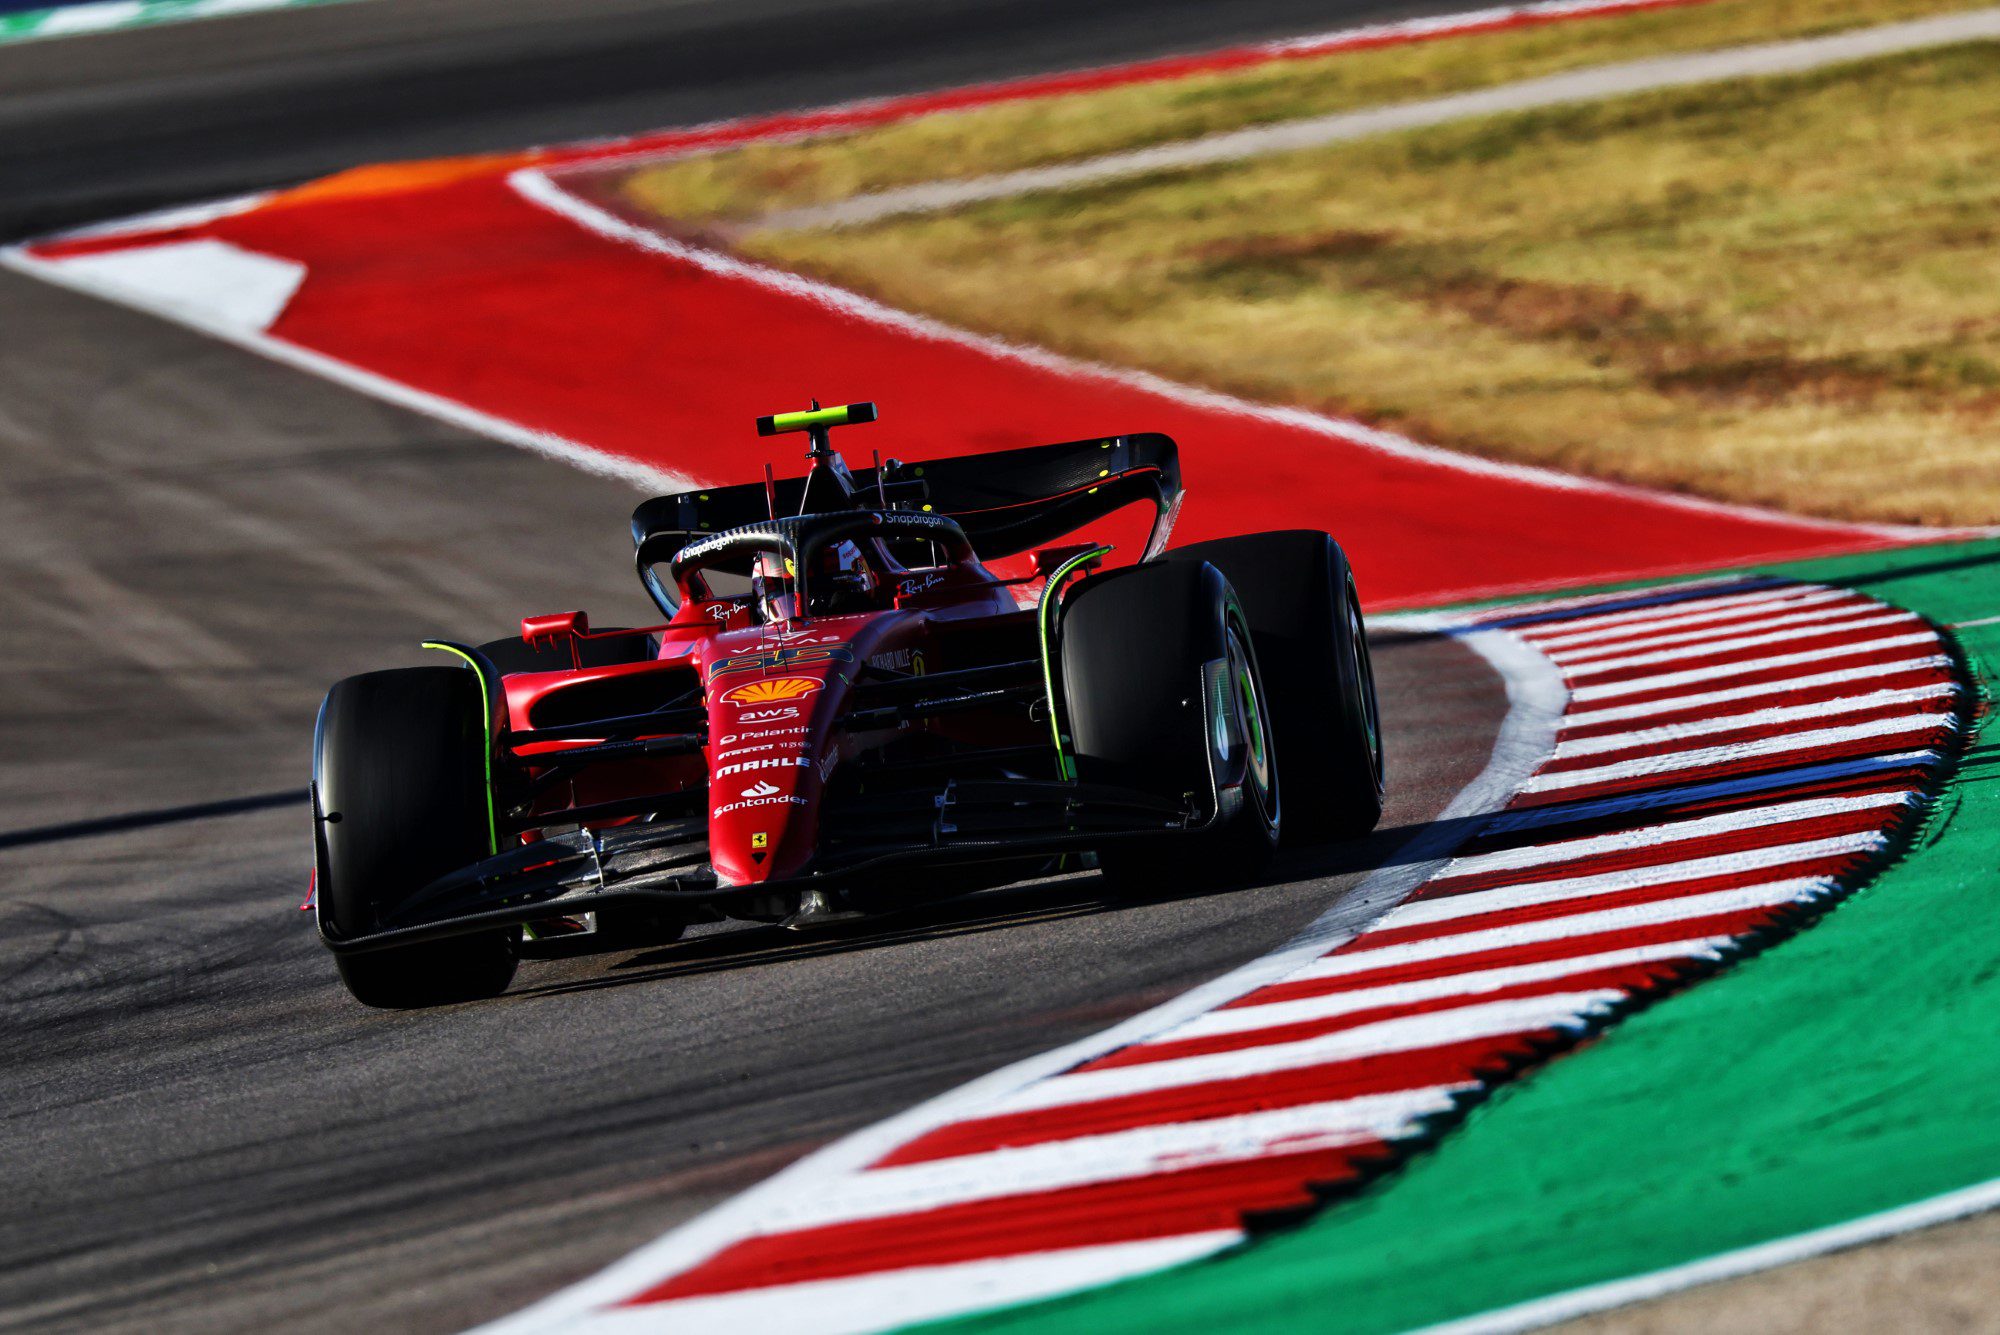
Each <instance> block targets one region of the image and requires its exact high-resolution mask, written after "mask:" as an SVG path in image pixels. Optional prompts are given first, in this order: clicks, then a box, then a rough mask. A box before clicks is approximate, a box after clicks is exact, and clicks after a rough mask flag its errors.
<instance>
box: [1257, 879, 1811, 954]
mask: <svg viewBox="0 0 2000 1335" xmlns="http://www.w3.org/2000/svg"><path fill="white" fill-rule="evenodd" d="M1833 886H1834V882H1833V881H1832V880H1830V879H1828V878H1826V877H1812V878H1805V879H1799V880H1789V881H1773V882H1771V883H1770V884H1768V885H1747V886H1744V887H1743V888H1742V889H1740V890H1713V891H1710V892H1709V893H1708V894H1705V895H1684V896H1681V897H1680V898H1678V899H1662V900H1659V901H1658V902H1656V903H1652V904H1632V905H1628V906H1626V907H1624V908H1617V909H1596V910H1593V911H1592V912H1589V913H1573V914H1570V915H1568V916H1566V917H1561V918H1543V919H1541V920H1540V921H1538V922H1524V923H1518V924H1515V925H1514V926H1510V927H1494V928H1489V929H1488V930H1486V931H1481V932H1459V933H1457V934H1455V935H1452V936H1432V937H1426V938H1424V939H1423V940H1421V941H1405V942H1403V943H1402V944H1401V945H1396V946H1378V947H1376V948H1375V949H1373V950H1354V949H1352V948H1350V949H1348V950H1344V951H1342V952H1341V953H1339V954H1337V955H1329V956H1327V957H1326V958H1325V959H1323V960H1320V961H1319V962H1318V963H1316V964H1312V965H1309V966H1307V967H1306V968H1304V969H1301V970H1299V973H1298V975H1297V976H1298V977H1300V978H1346V977H1350V976H1352V975H1354V974H1363V973H1374V972H1377V971H1378V970H1382V969H1395V968H1401V967H1402V966H1404V965H1406V964H1423V963H1428V962H1430V961H1433V960H1443V959H1452V958H1455V957H1457V956H1459V955H1477V954H1480V953H1482V952H1484V951H1488V950H1507V949H1510V948H1512V947H1514V946H1532V945H1540V944H1542V943H1544V942H1549V941H1566V940H1568V939H1570V938H1571V937H1578V936H1596V935H1599V934H1601V933H1605V932H1620V931H1627V930H1630V929H1633V928H1638V927H1653V926H1657V925H1659V924H1660V923H1668V922H1688V921H1690V920H1692V919H1695V918H1706V917H1709V916H1711V915H1714V914H1718V913H1736V912H1739V911H1741V910H1745V909H1760V908H1773V907H1776V906H1777V905H1779V904H1790V903H1799V902H1803V901H1806V900H1810V899H1817V898H1819V897H1820V896H1821V895H1824V894H1825V893H1826V892H1827V891H1828V890H1831V889H1832V888H1833ZM1367 939H1368V938H1366V937H1362V938H1361V940H1362V941H1364V942H1365V941H1366V940H1367Z"/></svg>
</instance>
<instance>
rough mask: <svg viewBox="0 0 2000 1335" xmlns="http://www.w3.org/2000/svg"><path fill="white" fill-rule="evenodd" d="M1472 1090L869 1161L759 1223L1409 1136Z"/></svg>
mask: <svg viewBox="0 0 2000 1335" xmlns="http://www.w3.org/2000/svg"><path fill="white" fill-rule="evenodd" d="M1471 1088H1473V1085H1472V1084H1471V1083H1469V1082H1468V1083H1466V1084H1460V1085H1435V1086H1431V1087H1428V1088H1422V1089H1410V1090H1401V1091H1398V1092H1397V1093H1394V1094H1377V1095H1372V1096H1369V1097H1367V1098H1355V1099H1341V1100H1337V1101H1334V1102H1328V1103H1308V1104H1303V1105H1301V1106H1299V1107H1295V1108H1276V1109H1269V1110H1266V1111H1262V1112H1248V1113H1239V1114H1237V1115H1236V1116H1233V1117H1215V1118H1210V1119H1208V1120H1206V1121H1199V1122H1167V1123H1162V1124H1160V1125H1158V1126H1140V1127H1133V1128H1131V1129H1130V1130H1126V1131H1115V1132H1111V1133H1109V1134H1106V1135H1098V1136H1080V1137H1076V1138H1074V1139H1071V1140H1057V1141H1051V1142H1048V1143H1047V1144H1042V1145H1024V1146H1019V1147H1015V1148H1011V1149H1000V1150H988V1151H986V1152H984V1153H980V1154H967V1155H961V1156H959V1157H957V1158H951V1159H935V1160H929V1161H926V1162H923V1163H912V1164H899V1165H897V1166H895V1167H892V1168H873V1169H870V1170H868V1171H867V1172H863V1173H852V1174H849V1175H848V1176H846V1177H844V1178H840V1179H838V1180H837V1181H834V1182H831V1183H828V1184H827V1185H826V1186H824V1187H822V1188H821V1189H820V1190H818V1191H814V1192H810V1193H807V1194H805V1195H802V1196H796V1197H793V1198H792V1199H791V1200H789V1201H786V1202H785V1203H783V1204H781V1205H779V1206H778V1207H777V1208H775V1209H773V1210H771V1211H770V1212H769V1213H768V1214H767V1215H765V1217H764V1220H763V1222H762V1225H761V1227H762V1231H763V1232H764V1233H766V1234H770V1233H789V1232H795V1231H797V1230H800V1229H807V1228H819V1227H823V1226H825V1225H828V1224H841V1223H852V1222H857V1221H860V1220H864V1219H886V1218H890V1217H893V1216H896V1215H906V1214H916V1213H919V1212H921V1211H924V1210H937V1209H942V1208H944V1207H946V1206H950V1205H964V1204H968V1203H970V1202H973V1201H988V1200H999V1199H1003V1198H1005V1197H1008V1196H1022V1195H1027V1194H1028V1193H1030V1192H1043V1191H1060V1190H1063V1189H1065V1188H1071V1187H1087V1186H1093V1185H1096V1184H1098V1183H1103V1182H1118V1181H1126V1180H1130V1179H1133V1178H1141V1177H1152V1176H1155V1175H1156V1174H1160V1173H1168V1172H1180V1171H1183V1170H1186V1169H1192V1168H1202V1167H1206V1166H1209V1165H1211V1164H1223V1163H1243V1162H1247V1161H1249V1160H1252V1159H1262V1158H1267V1157H1269V1156H1271V1155H1274V1154H1295V1153H1302V1152H1307V1151H1312V1150H1328V1149H1342V1148H1345V1147H1348V1146H1353V1145H1366V1144H1372V1143H1374V1142H1376V1141H1382V1140H1392V1139H1395V1138H1397V1137H1400V1136H1407V1135H1410V1134H1412V1133H1414V1132H1415V1131H1417V1130H1418V1129H1419V1127H1420V1125H1421V1121H1420V1119H1422V1118H1425V1117H1433V1116H1436V1115H1437V1114H1438V1113H1442V1112H1449V1111H1450V1110H1451V1107H1452V1103H1453V1095H1454V1094H1457V1093H1460V1092H1462V1091H1465V1090H1469V1089H1471Z"/></svg>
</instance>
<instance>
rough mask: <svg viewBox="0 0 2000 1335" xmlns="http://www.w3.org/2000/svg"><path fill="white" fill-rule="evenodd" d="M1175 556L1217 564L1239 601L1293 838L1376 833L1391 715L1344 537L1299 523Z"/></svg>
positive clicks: (1308, 840) (1289, 840) (1288, 836)
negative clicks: (1273, 734) (1386, 715)
mask: <svg viewBox="0 0 2000 1335" xmlns="http://www.w3.org/2000/svg"><path fill="white" fill-rule="evenodd" d="M1167 560H1168V561H1169V562H1170V563H1171V562H1187V563H1197V562H1207V563H1209V564H1211V565H1213V566H1215V567H1216V568H1217V569H1219V570H1220V571H1222V573H1223V574H1224V575H1225V576H1226V577H1227V578H1228V580H1229V583H1230V586H1231V587H1232V588H1234V589H1235V590H1236V595H1237V597H1238V598H1240V599H1241V600H1242V603H1243V610H1244V613H1245V615H1246V616H1247V617H1248V618H1249V622H1250V633H1251V637H1252V639H1253V640H1254V641H1255V643H1256V646H1257V658H1258V661H1259V662H1261V663H1262V664H1263V665H1264V682H1265V686H1266V688H1267V690H1268V691H1269V695H1270V710H1271V718H1272V722H1273V724H1274V726H1275V728H1276V730H1277V751H1278V754H1279V755H1281V756H1283V757H1284V758H1285V843H1286V845H1287V846H1288V847H1290V846H1297V845H1303V844H1312V843H1324V842H1327V841H1329V840H1334V839H1351V838H1356V837H1359V836H1361V835H1364V834H1367V833H1368V832H1369V831H1370V830H1372V829H1374V828H1375V825H1376V822H1378V821H1379V820H1381V818H1382V794H1383V781H1384V765H1383V755H1382V715H1381V710H1380V708H1379V706H1378V705H1377V703H1376V698H1375V669H1374V665H1373V663H1372V662H1371V661H1370V659H1369V655H1368V633H1367V631H1366V629H1365V628H1364V627H1363V625H1362V620H1361V598H1360V595H1359V594H1358V593H1357V592H1356V591H1355V586H1354V572H1353V570H1351V569H1350V568H1349V567H1348V564H1347V556H1346V554H1345V553H1343V552H1342V551H1341V550H1340V544H1339V543H1337V542H1335V541H1334V540H1333V539H1332V538H1331V537H1329V536H1328V535H1327V534H1325V533H1320V532H1317V531H1315V530H1312V529H1291V530H1285V531H1281V532H1275V533H1252V534H1247V535H1245V536H1243V537H1237V538H1220V539H1217V540H1216V541H1213V542H1198V543H1195V544H1193V545H1191V546H1188V547H1177V548H1175V549H1174V550H1173V551H1170V552H1168V553H1167Z"/></svg>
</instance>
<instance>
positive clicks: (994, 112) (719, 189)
mask: <svg viewBox="0 0 2000 1335" xmlns="http://www.w3.org/2000/svg"><path fill="white" fill-rule="evenodd" d="M1982 2H1983V0H1709V3H1705V4H1700V5H1695V6H1692V7H1689V8H1684V9H1669V10H1659V11H1654V12H1649V13H1638V14H1627V15H1619V16H1614V17H1606V18H1592V19H1582V20H1577V21H1573V22H1568V23H1559V24H1555V25H1553V26H1547V27H1539V28H1525V29H1517V30H1513V31H1506V32H1497V33H1484V34H1474V35H1467V36H1462V37H1453V38H1443V39H1438V40H1433V41H1428V42H1420V43H1416V44H1413V45H1406V46H1394V47H1385V48H1379V49H1375V50H1365V51H1354V52H1346V53H1341V54H1335V55H1330V56H1322V57H1316V58H1312V59H1306V60H1296V61H1283V62H1278V63H1275V64H1269V65H1265V66H1262V67H1258V68H1253V69H1247V70H1240V71H1235V72H1231V73H1226V74H1214V75H1203V76H1198V77H1192V78H1184V79H1176V80H1172V81H1168V82H1160V83H1151V84H1139V85H1133V86H1128V87H1123V88H1111V89H1103V90H1098V91H1095V92H1087V93H1076V94H1070V95H1067V96H1063V97H1054V98H1044V99H1036V100H1032V101H1025V102H1017V103H1011V104H1001V105H997V106H989V107H983V108H978V109H974V110H968V111H964V112H957V113H952V114H946V115H934V116H926V117H923V118H921V119H919V120H915V121H910V122H906V123H903V124H900V125H891V126H886V127H882V128H879V129H873V130H866V131H861V132H857V133H853V134H845V135H837V136H828V137H824V138H818V139H813V140H809V141H805V142H800V143H765V144H757V145H753V146H751V147H747V148H741V149H735V150H731V151H728V152H722V153H714V154H704V155H700V156H697V157H692V158H686V159H681V160H679V161H675V162H670V163H664V164H661V165H659V166H657V167H650V168H647V169H644V170H642V171H639V172H637V173H634V174H632V175H630V176H629V177H628V178H627V179H626V180H625V181H624V182H623V183H622V188H623V190H624V192H625V194H626V196H627V198H628V199H629V200H630V202H632V203H634V204H636V205H638V206H639V207H641V208H643V209H646V210H649V211H651V212H653V213H655V214H657V215H661V216H666V217H671V218H675V219H677V220H680V221H681V222H683V223H688V224H699V223H702V222H715V221H728V220H732V219H742V218H747V217H751V216H754V215H756V214H760V213H765V212H769V211H772V210H774V209H778V208H788V207H793V206H796V205H803V204H816V203H824V202H827V201H829V200H835V199H844V198H847V197H848V196H850V195H855V194H860V193H863V192H867V191H874V190H882V189H887V188H889V187H892V186H898V185H909V184H912V183H916V182H922V181H934V180H942V179H946V178H951V177H964V176H981V175H985V174H988V173H991V172H999V171H1011V170H1015V169H1018V168H1023V167H1033V166H1040V165H1043V164H1046V163H1051V162H1063V161H1070V160H1073V159H1076V158H1082V157H1091V156H1094V155H1097V154H1100V153H1113V152H1118V151H1121V150H1124V149H1132V148H1140V147H1144V146H1146V145H1148V144H1158V143H1168V142H1172V141H1176V140H1181V139H1190V138H1194V137H1196V136H1198V135H1206V134H1215V133H1219V132H1222V131H1227V130H1235V129H1241V128H1243V127H1245V126H1249V125H1260V124H1269V123H1272V122H1275V121H1284V120H1295V119H1298V118H1300V117H1305V116H1316V115H1324V114H1326V113H1329V112H1336V111H1345V110H1349V109H1352V108H1355V107H1364V106H1375V105H1379V104H1382V103H1387V102H1400V101H1411V100H1415V99H1419V98H1426V97H1437V96H1441V95H1443V94H1447V93H1456V92H1464V91H1467V90H1469V89H1474V88H1485V87H1491V86H1493V85H1495V84H1501V83H1508V82H1511V81H1513V80H1516V79H1527V78H1534V77H1537V76H1540V75H1544V74H1554V73H1557V72H1559V71H1562V70H1570V69H1578V68H1582V67H1584V66H1588V65H1598V64H1603V63H1605V62H1608V61H1614V60H1626V59H1631V58H1634V57H1639V56H1652V55H1665V54H1669V53H1672V52H1680V51H1701V50H1712V49H1715V48H1718V47H1725V46H1736V45H1741V44H1743V43H1746V42H1762V41H1773V40H1777V39H1780V38H1787V37H1808V36H1815V35H1818V34H1822V33H1828V32H1835V31H1838V30H1840V29H1843V28H1851V27H1857V26H1862V25H1866V24H1873V23H1887V22H1891V21H1894V20H1897V19H1905V18H1914V17H1918V16H1920V15H1925V14H1934V13H1941V12H1947V11H1951V10H1958V9H1966V8H1971V7H1973V6H1974V5H1976V4H1978V3H1982Z"/></svg>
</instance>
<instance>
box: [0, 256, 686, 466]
mask: <svg viewBox="0 0 2000 1335" xmlns="http://www.w3.org/2000/svg"><path fill="white" fill-rule="evenodd" d="M0 268H7V269H13V270H15V271H16V272H19V273H24V274H28V275H29V276H31V277H34V278H39V279H41V280H42V281H43V282H46V283H53V284H55V285H56V286H57V287H63V288H68V289H69V290H71V291H73V292H82V293H85V294H86V295H88V296H93V297H97V298H98V299H100V300H103V301H109V302H114V303H116V304H119V305H123V306H137V307H138V308H139V309H142V310H148V311H149V313H150V314H153V315H156V316H159V317H160V318H161V319H164V320H168V321H169V322H171V323H174V324H179V325H182V326H184V327H186V328H189V329H193V330H196V331H197V332H199V333H203V334H207V335H208V336H209V337H211V338H215V339H219V340H221V341H222V342H224V343H228V344H231V345H233V346H235V347H239V348H242V349H244V350H245V351H247V352H253V353H256V354H257V355H258V356H260V357H265V358H268V359H270V360H271V361H274V362H278V363H281V364H283V365H285V366H290V367H293V368H295V369H297V370H301V371H305V372H308V373H310V374H312V375H316V376H319V377H321V378H322V379H325V380H331V381H333V382H334V383H335V384H337V385H344V386H346V387H347V388H348V389H351V390H354V391H355V392H357V393H360V394H366V395H368V396H370V397H371V398H376V399H380V400H382V401H383V402H384V403H392V404H394V405H396V406H397V407H399V408H407V409H409V410H410V411H412V412H415V413H420V414H422V415H423V416H425V417H430V418H435V419H436V420H438V421H440V422H445V423H448V424H450V425H452V426H455V427H458V428H459V429H461V430H464V431H470V432H472V433H473V434H474V435H480V436H486V437H488V438H490V439H492V440H497V441H501V442H504V443H505V444H508V445H513V446H517V447H519V448H521V449H524V450H530V451H532V452H534V453H536V454H541V455H547V456H548V457H549V458H552V459H558V460H560V461H562V462H563V463H566V464H569V465H571V466H572V467H575V468H580V469H582V470H583V471H584V472H586V473H594V474H596V475H597V476H599V477H609V478H615V479H617V480H618V481H621V482H627V483H632V484H634V485H636V486H638V487H639V488H640V489H642V490H644V491H647V492H649V493H658V492H673V491H687V490H691V489H692V488H693V487H694V486H695V485H696V484H695V483H694V482H692V481H690V480H688V479H687V478H684V477H681V476H680V475H679V474H676V473H671V472H668V471H666V470H665V469H660V468H655V467H653V466H652V465H650V464H642V463H639V462H637V461H636V460H632V459H627V458H624V457H622V456H620V455H615V454H607V453H605V452H604V451H602V450H597V449H593V448H592V447H590V446H588V445H583V444H579V443H578V442H576V441H573V440H569V439H566V438H565V437H562V436H558V435H556V434H554V433H553V432H548V431H538V430H535V429H534V428H532V427H526V426H522V425H521V424H520V423H518V422H511V421H508V420H507V419H505V418H502V417H495V416H493V415H492V414H491V413H483V412H481V411H479V410H478V409H477V408H470V407H467V406H466V405H465V404H463V403H459V402H458V401H456V400H455V399H447V398H444V397H442V396H440V395H436V394H430V393H426V392H425V391H423V390H420V389H416V388H413V387H412V386H409V385H406V384H404V383H403V382H402V381H400V380H391V379H389V378H388V377H387V376H381V375H377V374H375V373H374V372H373V371H364V370H363V369H361V368H360V367H358V366H355V365H352V364H351V363H348V362H343V361H340V360H338V359H336V358H333V357H329V356H326V355H325V354H323V353H318V352H313V351H311V350H310V349H307V348H302V347H300V346H298V345H297V344H295V343H287V342H285V341H284V340H283V339H281V338H274V337H272V336H271V335H270V334H266V333H264V332H262V331H261V330H247V329H241V328H234V327H231V326H228V325H224V324H220V323H216V322H212V321H202V320H199V319H198V318H196V317H193V316H190V315H189V314H188V313H186V312H184V311H183V312H169V311H165V310H160V309H153V308H149V307H146V306H144V305H143V304H141V303H137V302H135V301H134V300H133V298H132V295H131V293H129V292H127V291H125V290H124V289H122V288H114V287H110V286H108V285H106V284H105V283H103V282H101V281H99V280H98V279H97V278H95V277H94V276H93V275H91V274H89V273H87V272H83V271H71V270H69V269H68V268H67V267H66V266H64V265H63V264H62V263H61V262H59V261H52V260H43V259H38V258H36V257H35V256H33V255H31V254H29V253H28V252H27V251H25V250H22V249H20V248H19V247H9V248H4V249H0Z"/></svg>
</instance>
